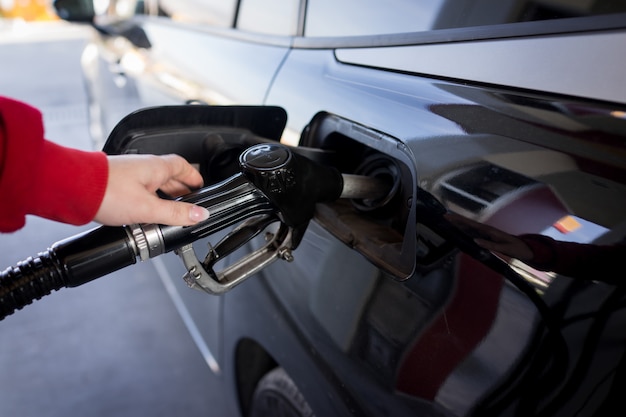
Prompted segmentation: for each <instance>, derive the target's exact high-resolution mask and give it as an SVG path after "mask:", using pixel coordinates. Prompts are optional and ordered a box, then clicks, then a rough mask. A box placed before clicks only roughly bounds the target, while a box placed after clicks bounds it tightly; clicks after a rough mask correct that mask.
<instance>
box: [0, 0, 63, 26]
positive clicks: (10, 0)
mask: <svg viewBox="0 0 626 417" xmlns="http://www.w3.org/2000/svg"><path fill="white" fill-rule="evenodd" d="M0 18H4V19H17V20H24V21H28V22H33V21H49V20H58V17H57V15H56V14H55V13H54V9H53V7H52V4H51V0H0Z"/></svg>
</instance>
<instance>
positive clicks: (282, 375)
mask: <svg viewBox="0 0 626 417" xmlns="http://www.w3.org/2000/svg"><path fill="white" fill-rule="evenodd" d="M274 416H281V417H314V416H315V414H313V411H312V410H311V408H310V407H309V404H308V403H307V402H306V400H305V399H304V396H303V395H302V393H301V392H300V391H299V390H298V387H297V386H296V384H295V383H294V382H293V380H292V379H291V378H290V377H289V375H288V374H287V372H285V370H284V369H283V368H275V369H273V370H272V371H270V372H268V373H267V374H265V376H263V378H261V380H260V381H259V383H258V385H257V387H256V389H255V391H254V397H253V398H252V407H251V408H250V417H274Z"/></svg>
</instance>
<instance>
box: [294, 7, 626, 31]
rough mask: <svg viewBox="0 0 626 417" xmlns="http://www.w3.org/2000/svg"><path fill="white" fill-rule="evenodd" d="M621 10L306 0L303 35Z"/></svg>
mask: <svg viewBox="0 0 626 417" xmlns="http://www.w3.org/2000/svg"><path fill="white" fill-rule="evenodd" d="M623 12H626V1H624V0H595V1H594V0H588V1H583V0H525V1H524V0H499V1H492V0H421V1H415V0H387V1H384V2H383V1H378V0H309V1H308V2H307V11H306V14H307V17H306V23H305V28H304V34H305V36H311V37H315V36H356V35H380V34H390V33H404V32H421V31H427V30H433V29H452V28H462V27H471V26H486V25H498V24H504V23H516V22H529V21H536V20H548V19H563V18H574V17H583V16H594V15H606V14H614V13H623Z"/></svg>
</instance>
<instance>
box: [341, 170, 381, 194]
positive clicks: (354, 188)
mask: <svg viewBox="0 0 626 417" xmlns="http://www.w3.org/2000/svg"><path fill="white" fill-rule="evenodd" d="M342 177H343V191H342V192H341V197H340V198H349V199H368V200H379V199H383V198H385V197H387V196H388V195H389V193H390V192H391V190H392V188H393V184H390V183H389V181H385V180H383V179H381V178H376V177H369V176H366V175H352V174H342Z"/></svg>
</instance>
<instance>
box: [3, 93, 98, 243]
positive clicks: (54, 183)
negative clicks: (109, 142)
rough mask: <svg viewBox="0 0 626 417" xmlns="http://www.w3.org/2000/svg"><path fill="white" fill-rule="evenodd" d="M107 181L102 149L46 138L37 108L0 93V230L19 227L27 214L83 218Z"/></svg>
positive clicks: (77, 220)
mask: <svg viewBox="0 0 626 417" xmlns="http://www.w3.org/2000/svg"><path fill="white" fill-rule="evenodd" d="M107 181H108V162H107V159H106V155H105V154H104V153H103V152H87V151H81V150H78V149H72V148H67V147H63V146H60V145H58V144H55V143H53V142H50V141H48V140H46V139H45V138H44V128H43V121H42V116H41V113H40V112H39V111H38V110H37V109H35V108H33V107H31V106H29V105H27V104H25V103H22V102H19V101H16V100H12V99H9V98H5V97H0V196H1V197H0V198H1V200H0V232H13V231H16V230H18V229H20V228H21V227H23V226H24V224H25V222H26V215H27V214H32V215H36V216H40V217H45V218H47V219H51V220H56V221H60V222H63V223H69V224H75V225H79V224H85V223H88V222H89V221H91V220H93V218H94V216H95V215H96V213H97V211H98V208H99V207H100V203H101V202H102V199H103V197H104V192H105V189H106V185H107Z"/></svg>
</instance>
